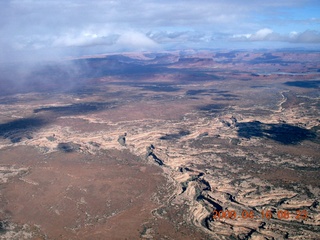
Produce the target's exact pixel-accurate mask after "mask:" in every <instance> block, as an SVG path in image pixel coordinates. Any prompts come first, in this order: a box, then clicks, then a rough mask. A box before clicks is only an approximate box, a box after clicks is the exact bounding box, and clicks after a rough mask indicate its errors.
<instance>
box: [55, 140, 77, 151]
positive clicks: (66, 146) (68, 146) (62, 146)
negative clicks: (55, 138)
mask: <svg viewBox="0 0 320 240" xmlns="http://www.w3.org/2000/svg"><path fill="white" fill-rule="evenodd" d="M57 148H58V149H59V150H60V151H62V152H65V153H70V152H75V151H78V150H79V149H80V145H79V144H76V143H73V142H67V143H59V144H58V147H57Z"/></svg>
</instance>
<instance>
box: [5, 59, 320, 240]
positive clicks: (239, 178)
mask: <svg viewBox="0 0 320 240" xmlns="http://www.w3.org/2000/svg"><path fill="white" fill-rule="evenodd" d="M239 54H240V55H241V54H242V53H239ZM173 55H174V54H173ZM240 55H237V57H235V59H233V60H232V61H234V63H235V64H232V63H230V62H229V63H228V62H226V63H222V62H221V61H217V62H215V60H214V59H215V58H214V54H213V55H212V59H213V60H211V61H201V62H199V63H197V62H195V61H191V60H190V59H189V60H188V59H185V60H184V61H181V60H179V56H176V55H174V56H175V58H172V57H171V58H170V61H168V62H167V63H166V64H168V66H167V67H168V69H169V68H170V71H169V70H168V71H167V72H166V71H165V70H164V68H163V65H162V66H161V67H162V71H163V73H162V74H161V73H160V72H154V71H153V72H152V74H151V75H150V72H147V73H145V74H142V73H143V72H142V73H141V75H139V74H138V75H130V74H129V75H126V74H124V75H119V76H113V77H101V78H97V79H94V80H90V81H94V82H95V84H96V88H97V89H91V90H90V91H89V90H88V91H89V92H86V93H83V92H81V94H75V93H73V94H66V93H63V94H62V93H61V94H56V93H55V94H49V93H46V94H41V93H32V94H31V93H29V94H20V95H15V96H14V97H11V98H12V99H11V100H12V101H9V100H10V97H7V98H6V104H1V105H0V107H1V112H2V115H1V121H2V122H3V123H2V124H1V125H0V136H1V138H0V156H1V158H0V159H1V162H0V164H1V166H0V177H1V178H0V179H1V182H0V184H1V187H2V189H1V195H0V197H1V199H2V200H3V201H2V202H3V203H4V204H3V206H2V207H1V209H0V211H1V215H0V217H1V219H0V220H1V225H0V230H1V234H0V239H1V238H3V239H5V237H7V236H11V237H15V238H16V239H24V238H25V239H30V238H31V239H32V238H34V237H39V238H40V239H41V238H44V239H46V238H48V239H51V238H53V239H54V238H59V236H60V235H61V236H63V238H64V239H87V238H89V236H95V237H96V239H105V236H112V237H110V238H109V239H117V236H118V237H119V236H120V238H119V239H121V237H122V239H125V237H130V236H131V235H130V234H131V233H132V232H133V233H134V235H132V236H135V237H136V238H135V239H139V238H142V239H161V238H162V239H318V238H319V237H320V235H319V231H320V227H319V226H320V222H319V221H320V207H319V202H318V201H319V195H320V186H319V159H320V151H319V116H320V114H319V95H317V93H316V90H315V87H314V85H312V84H311V85H312V86H313V87H312V86H311V87H310V86H309V85H308V86H307V87H303V86H304V85H303V86H301V83H299V81H300V80H297V79H298V78H304V79H305V82H306V84H307V83H308V82H309V81H308V79H309V78H310V79H311V78H314V77H316V76H318V75H319V74H318V75H317V73H314V72H312V73H310V74H309V75H308V74H307V71H306V68H307V66H306V65H303V64H302V63H300V62H298V63H295V64H294V65H292V66H291V67H294V69H295V71H298V73H301V72H303V73H305V75H301V74H300V75H299V74H298V75H294V74H293V75H292V74H291V75H288V74H287V75H286V74H285V72H288V71H289V70H290V64H289V63H288V65H281V64H282V63H283V62H281V63H279V64H278V65H276V66H271V65H268V66H265V65H266V64H265V63H254V64H253V63H252V60H254V59H257V58H259V55H257V54H251V55H248V56H247V55H246V56H247V57H246V58H247V62H245V61H244V62H243V61H240V60H239V59H240V57H239V56H240ZM206 57H207V55H206ZM311 57H312V56H311ZM192 58H201V57H200V56H199V55H196V56H193V57H192ZM286 58H288V55H286ZM172 59H174V61H173V60H172ZM284 60H285V57H284ZM148 61H149V62H148V64H155V65H156V64H157V63H156V62H155V60H148ZM191 63H192V64H191ZM200 63H201V64H200ZM139 64H141V63H139ZM145 64H146V66H147V63H145ZM162 64H163V63H162ZM190 64H191V65H190ZM197 64H200V65H201V66H200V65H197ZM252 64H253V65H252ZM309 64H311V65H312V66H313V67H315V65H316V64H319V63H315V62H311V63H309ZM307 65H308V64H307ZM153 67H154V66H153ZM310 67H311V66H310ZM185 68H187V69H189V70H188V71H189V72H188V71H187V72H188V74H189V75H188V74H187V75H188V77H189V78H190V79H188V81H187V80H186V77H187V76H186V75H179V73H178V72H177V71H178V70H179V71H182V70H183V71H186V69H185ZM243 68H245V69H246V71H244V70H242V71H240V70H239V69H243ZM262 68H265V69H268V71H269V72H270V74H264V75H263V74H261V73H260V72H261V69H262ZM275 68H277V69H280V70H277V71H278V72H279V71H280V72H281V74H275V73H274V71H275ZM172 69H173V70H172ZM190 69H194V71H195V72H199V74H198V75H197V74H195V73H194V72H193V73H192V74H191V73H190ZM200 69H201V71H200ZM203 69H205V71H206V73H205V74H204V73H203V71H204V70H203ZM291 70H292V69H291ZM292 71H293V70H292ZM182 73H184V74H185V72H182ZM200 73H201V74H200ZM190 74H191V75H190ZM213 74H214V75H215V76H213ZM128 77H134V78H136V80H137V79H138V80H139V81H138V80H137V81H138V83H133V82H132V81H129V80H128ZM193 77H194V78H193ZM210 77H211V78H210ZM222 78H223V79H222ZM152 81H154V82H152ZM151 83H152V84H151ZM312 83H313V84H314V81H313V80H312ZM119 86H121V87H119ZM165 86H167V87H165ZM168 86H170V87H168ZM316 88H317V87H316ZM98 90H99V91H98ZM137 90H138V92H137ZM4 113H5V114H4ZM124 133H125V134H124ZM51 223H54V224H53V225H52V224H51ZM50 224H51V225H50ZM59 234H60V235H59ZM113 237H114V238H113ZM63 238H62V239H63Z"/></svg>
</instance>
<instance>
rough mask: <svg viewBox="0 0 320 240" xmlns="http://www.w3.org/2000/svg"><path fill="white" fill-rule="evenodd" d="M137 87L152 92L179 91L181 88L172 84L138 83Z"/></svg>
mask: <svg viewBox="0 0 320 240" xmlns="http://www.w3.org/2000/svg"><path fill="white" fill-rule="evenodd" d="M136 87H139V88H142V89H143V90H147V91H152V92H177V91H179V90H180V88H178V87H174V86H170V85H137V86H136Z"/></svg>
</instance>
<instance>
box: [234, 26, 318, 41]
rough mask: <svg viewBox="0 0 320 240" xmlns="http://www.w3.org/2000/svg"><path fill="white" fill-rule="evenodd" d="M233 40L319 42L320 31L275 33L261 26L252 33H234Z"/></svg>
mask: <svg viewBox="0 0 320 240" xmlns="http://www.w3.org/2000/svg"><path fill="white" fill-rule="evenodd" d="M231 39H232V40H233V41H248V42H250V41H276V42H288V43H320V32H318V31H311V30H307V31H304V32H302V33H298V32H290V33H288V34H280V33H275V32H273V31H272V30H271V29H269V28H263V29H260V30H258V31H257V32H256V33H253V34H250V33H249V34H236V35H233V36H232V37H231Z"/></svg>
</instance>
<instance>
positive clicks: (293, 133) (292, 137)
mask: <svg viewBox="0 0 320 240" xmlns="http://www.w3.org/2000/svg"><path fill="white" fill-rule="evenodd" d="M237 127H238V136H239V137H243V138H247V139H250V138H252V137H258V138H266V139H271V140H273V141H276V142H279V143H282V144H285V145H296V144H299V143H300V142H302V141H304V140H311V141H312V140H314V139H316V137H317V135H316V133H315V132H314V131H311V130H308V129H305V128H301V127H297V126H293V125H289V124H282V123H280V124H266V123H262V122H259V121H253V122H243V123H237Z"/></svg>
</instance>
